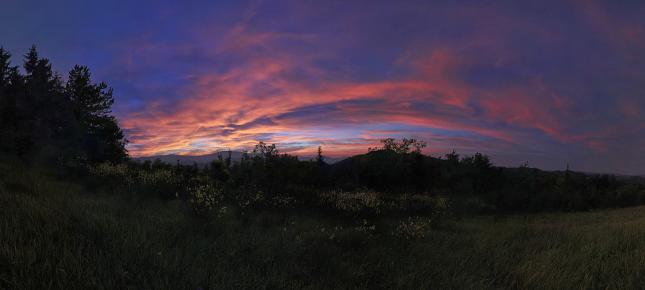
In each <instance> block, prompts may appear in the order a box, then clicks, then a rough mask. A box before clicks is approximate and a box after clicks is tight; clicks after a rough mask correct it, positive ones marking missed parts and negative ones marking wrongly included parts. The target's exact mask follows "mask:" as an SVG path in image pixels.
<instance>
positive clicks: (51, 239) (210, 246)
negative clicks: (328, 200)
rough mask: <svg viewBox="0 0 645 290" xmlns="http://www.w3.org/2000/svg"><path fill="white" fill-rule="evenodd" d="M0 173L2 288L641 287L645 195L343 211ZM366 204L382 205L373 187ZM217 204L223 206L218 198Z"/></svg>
mask: <svg viewBox="0 0 645 290" xmlns="http://www.w3.org/2000/svg"><path fill="white" fill-rule="evenodd" d="M12 174H13V175H11V176H12V177H11V178H14V179H11V180H10V179H8V177H9V175H8V173H5V174H4V175H2V183H1V184H0V190H1V192H0V288H6V289H88V288H90V289H275V288H309V289H322V288H327V289H328V288H334V289H336V288H339V289H344V288H363V289H376V288H389V289H391V288H414V289H419V288H421V289H500V288H506V289H640V288H642V285H644V284H643V283H645V267H643V265H644V262H645V208H643V207H638V208H628V209H621V210H606V211H596V212H584V213H566V214H557V213H555V214H538V215H524V216H518V215H513V216H476V217H470V218H466V219H462V220H459V221H456V222H454V225H453V226H452V227H450V228H439V229H433V228H432V227H430V226H428V224H425V223H426V222H427V219H426V217H424V216H418V217H412V218H401V217H397V216H380V217H379V218H375V219H363V218H357V219H346V218H332V217H330V216H327V215H324V214H321V213H318V212H315V211H313V212H307V211H284V212H279V211H269V210H247V211H245V212H240V209H238V208H235V207H230V208H227V210H225V211H221V210H218V211H217V214H216V215H215V214H214V215H211V216H195V215H193V214H192V213H191V212H190V211H187V210H186V208H185V204H184V203H182V202H180V201H178V200H170V201H163V200H162V199H154V198H150V199H145V200H143V201H140V202H136V203H133V202H131V200H130V199H128V198H127V197H125V196H123V195H115V194H112V193H109V192H104V191H96V192H87V188H86V187H84V186H81V185H78V184H75V183H73V182H62V181H56V180H54V179H51V178H49V177H47V176H45V175H40V174H37V173H33V172H27V173H24V172H23V173H19V172H18V173H12ZM352 198H353V199H355V198H357V199H361V198H366V199H365V201H366V202H363V204H365V205H374V204H375V203H372V201H373V199H372V198H373V197H371V196H367V195H366V194H362V195H354V196H352ZM220 209H221V208H220Z"/></svg>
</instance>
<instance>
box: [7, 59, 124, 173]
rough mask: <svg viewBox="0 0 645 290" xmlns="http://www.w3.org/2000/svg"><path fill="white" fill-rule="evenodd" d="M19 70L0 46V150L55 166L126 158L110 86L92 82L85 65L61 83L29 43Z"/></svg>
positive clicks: (75, 69)
mask: <svg viewBox="0 0 645 290" xmlns="http://www.w3.org/2000/svg"><path fill="white" fill-rule="evenodd" d="M23 69H24V72H25V73H24V74H21V73H20V71H19V69H18V67H17V66H12V65H11V55H10V54H9V52H7V51H6V50H5V49H3V48H0V140H2V142H0V143H1V144H0V154H4V155H9V156H12V155H13V156H19V157H21V158H22V159H23V160H26V161H29V162H33V161H39V162H45V163H48V164H56V165H59V166H60V165H70V164H74V163H76V164H84V163H96V162H103V161H110V162H120V161H124V160H125V159H126V158H127V152H126V150H125V142H126V141H125V137H124V134H123V132H122V131H121V129H120V128H119V126H118V124H117V122H116V119H115V118H114V116H112V115H111V111H110V107H111V106H112V104H113V103H114V98H113V97H112V90H111V89H109V88H108V86H107V85H106V84H104V83H99V84H94V83H92V80H91V74H90V71H89V69H88V68H87V67H84V66H78V65H77V66H74V68H73V69H72V70H71V71H70V72H69V77H68V80H67V82H66V83H65V84H63V81H62V80H61V78H60V76H59V75H57V74H56V73H54V72H53V70H52V67H51V64H50V63H49V60H48V59H46V58H40V56H39V55H38V52H37V51H36V48H35V46H33V47H32V48H31V49H30V50H29V52H28V53H27V54H25V56H24V64H23Z"/></svg>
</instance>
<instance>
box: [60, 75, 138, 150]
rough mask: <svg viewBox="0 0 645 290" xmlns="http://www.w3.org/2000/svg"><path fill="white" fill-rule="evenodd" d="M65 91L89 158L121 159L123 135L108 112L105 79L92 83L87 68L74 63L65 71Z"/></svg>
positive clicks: (109, 101)
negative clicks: (72, 66)
mask: <svg viewBox="0 0 645 290" xmlns="http://www.w3.org/2000/svg"><path fill="white" fill-rule="evenodd" d="M65 92H66V94H67V96H68V97H69V100H70V101H71V105H72V108H73V112H74V116H75V118H76V120H77V122H78V123H79V125H80V127H81V128H82V130H83V131H84V135H83V138H82V141H81V143H82V144H83V147H84V151H85V153H86V154H87V156H86V157H87V158H88V159H89V161H93V162H96V161H106V160H109V161H121V160H123V159H125V158H126V156H127V154H126V150H125V143H126V141H125V136H124V134H123V132H122V131H121V129H120V128H119V126H118V124H117V123H116V119H115V118H114V117H113V116H112V115H111V113H112V112H111V107H112V104H114V97H113V96H112V89H111V88H108V86H107V85H106V84H105V83H99V84H94V83H92V79H91V73H90V70H89V69H88V68H87V67H85V66H79V65H76V66H74V68H73V69H72V70H71V71H70V72H69V78H68V81H67V84H66V86H65Z"/></svg>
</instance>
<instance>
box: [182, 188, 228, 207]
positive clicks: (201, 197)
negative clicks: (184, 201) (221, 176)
mask: <svg viewBox="0 0 645 290" xmlns="http://www.w3.org/2000/svg"><path fill="white" fill-rule="evenodd" d="M187 195H188V202H189V204H190V205H191V207H192V209H193V210H194V211H195V213H197V214H204V213H206V212H210V211H212V210H217V211H218V214H223V213H226V208H225V207H221V205H222V201H223V200H224V194H223V190H222V189H221V188H219V187H216V186H214V185H211V184H196V185H191V186H189V187H188V190H187Z"/></svg>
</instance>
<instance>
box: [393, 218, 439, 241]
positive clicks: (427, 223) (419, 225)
mask: <svg viewBox="0 0 645 290" xmlns="http://www.w3.org/2000/svg"><path fill="white" fill-rule="evenodd" d="M431 224H432V220H431V219H430V218H428V217H418V216H417V217H408V219H407V220H402V221H400V222H399V224H398V225H397V226H396V228H395V229H394V233H393V234H394V235H395V236H399V237H402V238H404V239H406V240H413V239H423V238H425V236H426V233H427V232H428V231H429V230H430V227H431Z"/></svg>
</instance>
